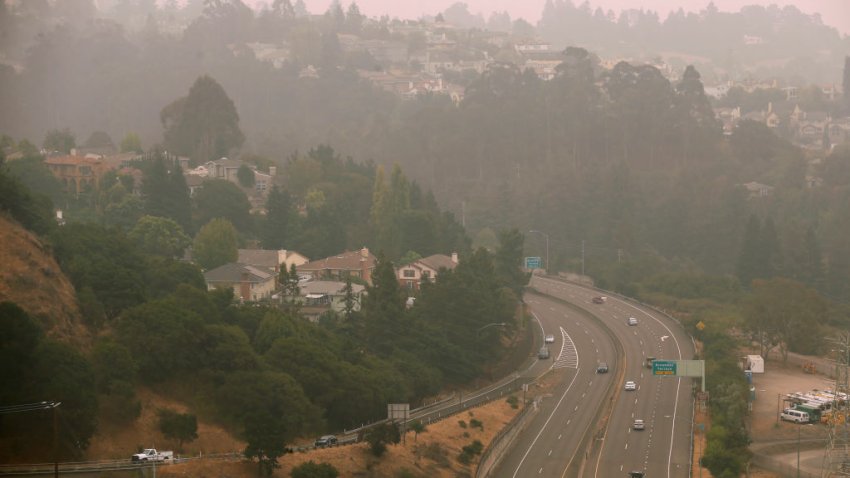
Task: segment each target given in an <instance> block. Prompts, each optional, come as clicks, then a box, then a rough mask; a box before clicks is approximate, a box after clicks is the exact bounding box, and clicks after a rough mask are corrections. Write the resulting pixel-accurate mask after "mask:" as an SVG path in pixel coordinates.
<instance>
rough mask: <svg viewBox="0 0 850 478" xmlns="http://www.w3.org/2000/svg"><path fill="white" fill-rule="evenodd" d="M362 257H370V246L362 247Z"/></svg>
mask: <svg viewBox="0 0 850 478" xmlns="http://www.w3.org/2000/svg"><path fill="white" fill-rule="evenodd" d="M360 257H363V258H364V259H368V258H369V248H368V247H364V248H363V249H360Z"/></svg>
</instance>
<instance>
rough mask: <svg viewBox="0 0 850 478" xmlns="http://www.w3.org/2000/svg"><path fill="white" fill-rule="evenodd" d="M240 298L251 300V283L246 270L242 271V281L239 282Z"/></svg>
mask: <svg viewBox="0 0 850 478" xmlns="http://www.w3.org/2000/svg"><path fill="white" fill-rule="evenodd" d="M239 297H240V298H241V299H242V300H251V282H250V281H249V274H248V271H246V270H245V269H242V280H241V281H240V282H239Z"/></svg>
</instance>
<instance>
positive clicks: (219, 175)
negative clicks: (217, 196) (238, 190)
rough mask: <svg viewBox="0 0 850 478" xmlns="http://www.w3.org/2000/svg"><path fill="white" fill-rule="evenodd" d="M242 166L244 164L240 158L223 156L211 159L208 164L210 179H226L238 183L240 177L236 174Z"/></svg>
mask: <svg viewBox="0 0 850 478" xmlns="http://www.w3.org/2000/svg"><path fill="white" fill-rule="evenodd" d="M240 166H242V161H240V160H238V159H227V158H221V159H217V160H215V161H209V162H207V164H206V167H207V171H208V174H207V177H208V178H209V179H224V180H225V181H230V182H232V183H237V184H238V183H239V178H238V177H237V175H236V174H237V173H238V172H239V167H240Z"/></svg>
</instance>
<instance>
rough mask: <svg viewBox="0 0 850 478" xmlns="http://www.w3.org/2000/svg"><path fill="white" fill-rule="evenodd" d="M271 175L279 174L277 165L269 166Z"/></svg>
mask: <svg viewBox="0 0 850 478" xmlns="http://www.w3.org/2000/svg"><path fill="white" fill-rule="evenodd" d="M269 176H277V166H269Z"/></svg>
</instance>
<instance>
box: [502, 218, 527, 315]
mask: <svg viewBox="0 0 850 478" xmlns="http://www.w3.org/2000/svg"><path fill="white" fill-rule="evenodd" d="M524 242H525V236H523V235H522V233H520V232H519V230H518V229H516V228H514V229H510V230H505V231H502V232H500V233H499V249H498V250H497V251H496V257H495V259H496V274H497V276H498V277H499V279H500V280H501V282H502V284H504V285H505V287H508V288H509V289H511V290H512V291H513V292H514V294H516V297H517V298H518V299H521V298H522V289H523V288H524V287H525V286H526V284H528V278H529V275H528V274H527V273H525V272H523V271H522V261H523V243H524Z"/></svg>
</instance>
